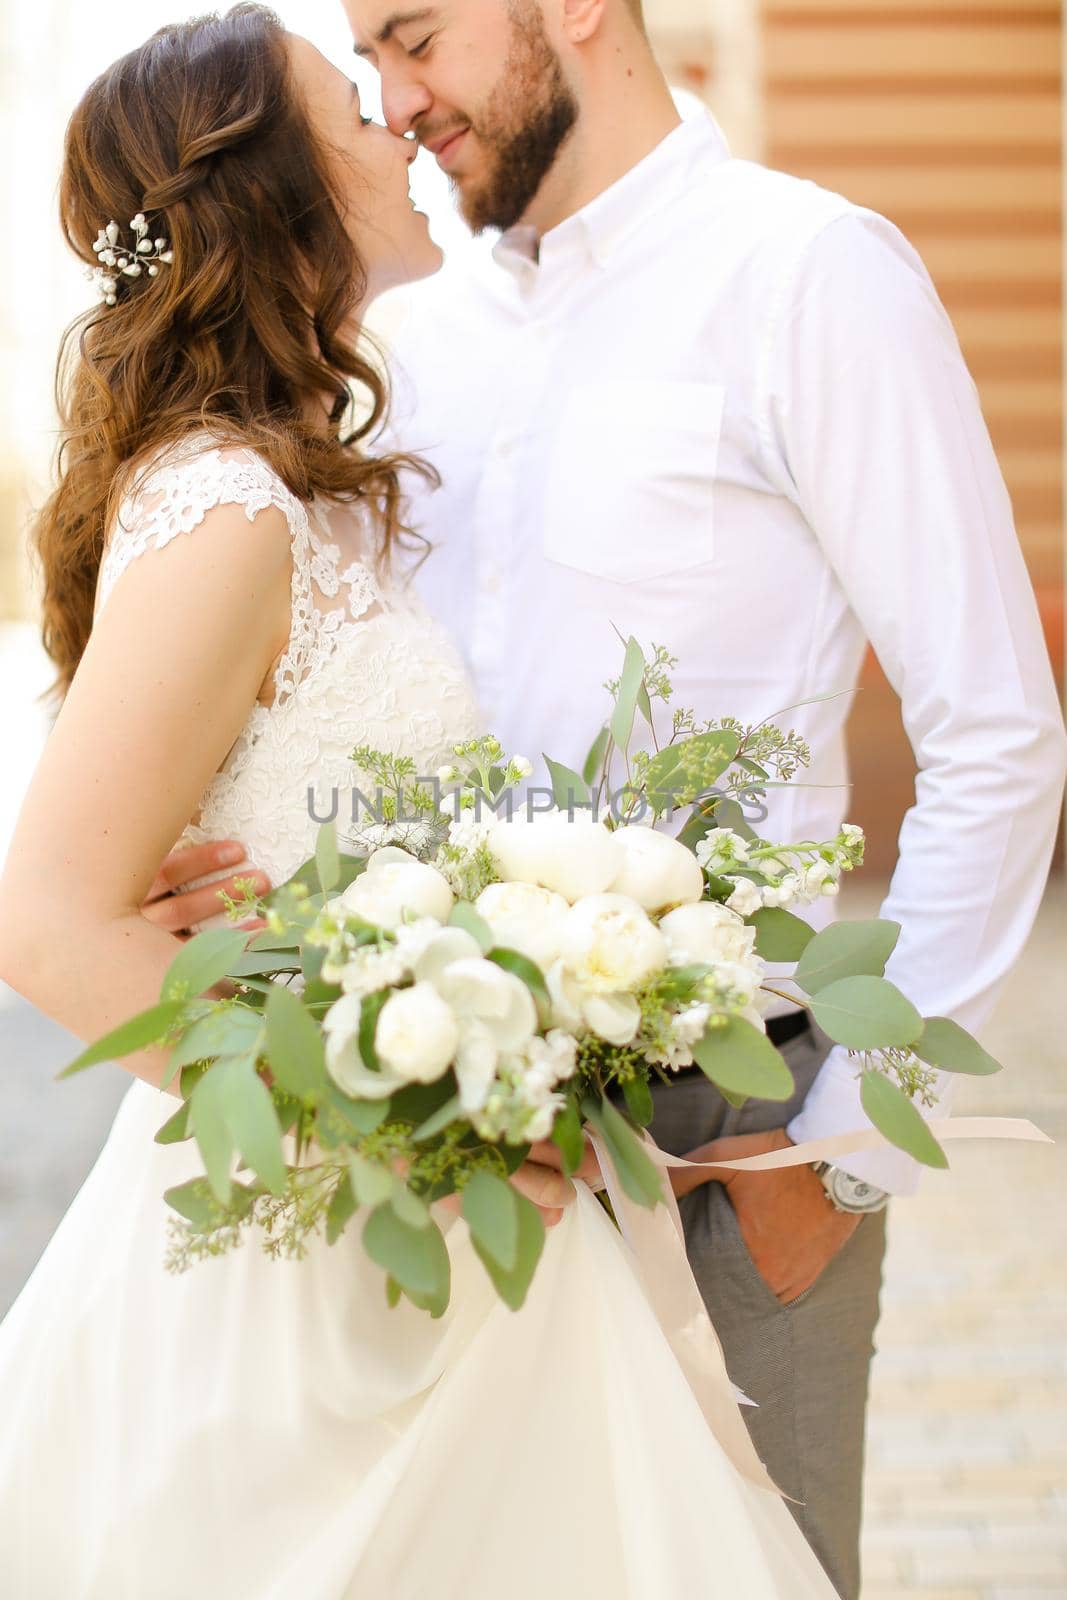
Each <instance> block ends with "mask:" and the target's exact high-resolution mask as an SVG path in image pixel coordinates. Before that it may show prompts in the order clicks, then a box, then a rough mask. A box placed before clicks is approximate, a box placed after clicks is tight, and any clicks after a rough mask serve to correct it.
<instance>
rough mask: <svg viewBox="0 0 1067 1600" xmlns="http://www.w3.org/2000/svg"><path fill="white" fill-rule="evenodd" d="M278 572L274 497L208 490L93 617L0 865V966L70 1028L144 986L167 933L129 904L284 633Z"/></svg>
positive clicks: (285, 589) (147, 883)
mask: <svg viewBox="0 0 1067 1600" xmlns="http://www.w3.org/2000/svg"><path fill="white" fill-rule="evenodd" d="M291 572H292V565H291V553H290V534H289V528H288V525H287V523H286V520H285V517H284V516H283V514H282V513H281V512H280V511H278V510H276V509H274V508H268V509H266V510H264V511H261V512H260V513H259V514H258V515H257V517H256V518H255V522H254V525H252V526H250V524H249V520H248V517H247V515H246V513H245V508H244V507H243V506H240V505H236V506H219V507H216V508H215V509H214V510H212V511H210V512H208V514H207V516H206V517H205V518H204V520H203V522H201V523H200V525H199V526H198V527H197V528H196V529H195V530H194V531H193V532H192V533H189V534H185V535H183V536H181V537H179V538H176V539H174V540H173V541H172V542H171V543H170V544H168V545H167V546H166V547H165V548H164V549H161V550H151V551H148V552H146V553H145V554H143V555H141V556H140V557H138V558H137V559H136V560H134V561H133V562H132V563H131V564H130V566H129V567H128V568H127V570H126V571H125V572H124V573H123V574H122V576H121V577H120V578H119V579H118V581H117V582H116V584H115V587H114V589H113V591H112V593H111V594H110V596H109V597H108V599H107V602H106V604H105V605H104V607H103V610H102V612H101V614H100V616H99V617H98V619H97V622H96V625H95V627H94V629H93V632H92V635H91V637H90V640H89V643H88V646H87V648H86V651H85V655H84V657H83V658H82V661H81V663H80V665H79V667H78V671H77V673H76V675H75V678H74V682H73V684H72V685H71V688H70V692H69V694H68V695H67V698H66V701H65V702H64V705H63V707H62V710H61V711H60V714H59V717H58V719H57V721H56V724H55V727H54V729H53V731H52V734H51V736H50V738H49V740H48V743H47V745H46V747H45V750H44V753H43V755H42V757H41V761H40V764H39V765H38V768H37V771H36V773H35V775H34V778H33V781H32V783H31V785H30V788H29V792H28V794H27V796H26V799H25V802H24V804H23V807H22V811H21V814H20V816H19V820H18V825H17V828H16V831H15V835H14V839H13V841H12V844H11V849H10V851H9V854H8V858H7V862H6V865H5V868H4V872H3V877H2V878H0V978H3V979H4V981H5V982H7V983H9V984H10V985H11V986H12V987H13V988H15V989H17V990H18V991H19V993H21V994H23V995H24V996H25V997H26V998H27V999H28V1000H30V1001H32V1002H33V1004H34V1005H36V1006H39V1007H40V1008H41V1010H42V1011H45V1012H46V1013H47V1014H48V1015H49V1016H51V1017H53V1018H54V1019H55V1020H56V1021H57V1022H59V1023H61V1024H62V1025H63V1026H64V1027H66V1028H68V1029H70V1030H71V1032H73V1033H75V1034H76V1035H77V1036H78V1037H79V1038H82V1039H92V1038H95V1037H97V1036H98V1035H100V1034H102V1033H104V1032H106V1031H108V1030H109V1029H110V1028H112V1027H115V1026H116V1025H117V1024H118V1023H119V1022H121V1021H122V1020H123V1019H124V1018H126V1017H128V1016H130V1015H131V1014H132V1013H133V1012H135V1011H140V1010H143V1009H144V1008H146V1007H148V1006H150V1005H154V1004H155V1003H156V1001H157V1000H158V999H159V990H160V985H161V983H162V980H163V976H164V973H165V972H166V969H167V967H168V965H169V964H170V962H171V961H172V960H173V958H174V956H175V954H176V953H177V951H178V949H179V948H180V946H179V942H178V940H177V939H176V938H174V937H173V935H171V934H170V933H167V932H166V931H165V930H164V929H162V928H160V927H155V926H153V925H152V924H151V923H150V922H148V921H147V920H146V919H145V918H144V917H143V916H142V914H141V910H140V907H141V904H142V902H143V901H144V899H145V896H146V895H147V893H148V891H149V888H150V887H151V885H152V884H153V882H154V880H155V877H156V874H157V872H158V870H159V866H160V863H161V861H162V860H163V858H164V856H165V855H166V853H167V851H168V850H169V849H170V848H171V846H172V845H173V843H174V841H175V839H176V838H177V837H178V835H179V834H180V833H181V830H182V829H183V827H184V826H185V825H186V823H187V822H188V821H189V819H190V817H191V816H192V815H193V814H194V812H195V810H196V808H197V805H198V803H199V801H200V797H201V795H202V794H203V792H204V790H205V788H206V787H207V785H208V783H209V782H210V780H211V778H212V776H213V775H214V773H215V772H216V771H217V770H218V768H219V767H220V766H221V764H222V762H223V761H224V760H225V758H226V755H227V753H228V751H229V750H230V748H231V746H232V745H233V743H234V740H235V739H236V738H237V736H238V734H239V733H240V732H241V729H242V728H243V726H244V724H245V722H246V721H247V719H248V715H249V712H250V711H251V708H252V706H253V705H254V703H255V701H256V698H257V696H258V695H259V693H260V691H261V689H262V687H263V685H264V682H265V680H266V678H267V677H268V675H269V672H270V670H271V666H272V663H273V662H274V661H275V660H276V658H277V655H278V652H279V651H280V650H281V649H283V648H284V646H285V643H286V640H287V638H288V634H289V627H290V581H291ZM164 1062H165V1052H164V1051H162V1050H159V1049H156V1050H151V1051H144V1052H142V1053H141V1054H140V1055H137V1056H130V1057H127V1058H126V1060H125V1061H124V1063H123V1065H125V1066H127V1067H128V1068H129V1069H130V1070H131V1071H132V1072H134V1073H135V1074H136V1075H137V1076H138V1077H142V1078H145V1079H146V1080H147V1081H148V1082H151V1083H158V1082H159V1079H160V1076H161V1074H162V1070H163V1066H164Z"/></svg>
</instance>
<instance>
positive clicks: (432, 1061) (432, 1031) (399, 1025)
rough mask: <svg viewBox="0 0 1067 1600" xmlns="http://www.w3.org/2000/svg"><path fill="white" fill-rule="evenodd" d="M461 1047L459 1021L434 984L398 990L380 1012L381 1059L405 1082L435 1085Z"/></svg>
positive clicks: (376, 1041) (377, 1037) (376, 1044)
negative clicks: (459, 1045) (457, 1049)
mask: <svg viewBox="0 0 1067 1600" xmlns="http://www.w3.org/2000/svg"><path fill="white" fill-rule="evenodd" d="M458 1044H459V1027H458V1025H457V1022H456V1019H455V1017H454V1016H453V1014H452V1011H451V1009H450V1008H449V1006H447V1005H446V1004H445V1002H444V1000H442V998H441V996H440V995H439V994H438V992H437V990H436V989H435V988H434V986H433V984H432V983H425V982H424V983H416V984H413V985H412V987H411V988H410V989H397V990H395V991H394V993H393V994H391V995H390V996H389V998H388V1000H387V1001H386V1002H385V1004H384V1006H383V1007H382V1009H381V1011H380V1012H379V1013H378V1027H377V1031H376V1033H375V1036H374V1047H375V1050H376V1051H377V1054H378V1060H379V1061H380V1062H381V1064H382V1067H383V1068H384V1069H385V1071H387V1072H392V1073H394V1074H395V1075H396V1076H397V1077H399V1078H401V1079H402V1080H403V1081H404V1082H405V1083H434V1082H435V1081H436V1080H437V1079H438V1078H440V1077H441V1076H442V1074H443V1073H444V1072H446V1071H447V1070H448V1067H449V1066H450V1064H451V1062H452V1057H453V1056H454V1055H455V1053H456V1048H457V1046H458Z"/></svg>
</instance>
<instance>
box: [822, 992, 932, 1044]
mask: <svg viewBox="0 0 1067 1600" xmlns="http://www.w3.org/2000/svg"><path fill="white" fill-rule="evenodd" d="M811 1011H812V1015H813V1016H814V1018H815V1021H816V1022H817V1023H818V1024H819V1027H820V1028H822V1029H823V1031H824V1032H825V1033H828V1034H829V1035H830V1037H831V1039H834V1040H836V1041H837V1043H838V1044H843V1045H845V1046H847V1048H848V1049H849V1050H888V1049H894V1048H895V1049H903V1048H904V1047H905V1046H907V1045H912V1044H914V1043H915V1042H916V1040H917V1039H918V1038H919V1035H920V1034H921V1033H922V1030H923V1019H922V1017H920V1015H919V1013H918V1012H917V1011H916V1009H915V1007H914V1006H913V1005H912V1003H911V1001H910V1000H907V999H905V997H904V996H903V995H902V994H901V992H900V990H899V989H898V988H897V987H896V986H895V985H894V984H892V983H890V982H889V980H888V978H867V977H859V978H839V979H838V980H837V982H836V983H830V984H827V986H826V988H825V989H820V990H819V991H818V993H817V994H815V995H813V996H812V1001H811Z"/></svg>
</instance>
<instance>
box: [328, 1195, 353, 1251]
mask: <svg viewBox="0 0 1067 1600" xmlns="http://www.w3.org/2000/svg"><path fill="white" fill-rule="evenodd" d="M355 1213H356V1197H355V1195H354V1194H353V1193H352V1189H351V1186H350V1185H349V1184H347V1183H344V1182H342V1183H339V1184H338V1185H337V1188H336V1189H335V1190H334V1192H333V1194H332V1195H331V1196H330V1203H329V1205H328V1206H327V1207H326V1243H327V1244H336V1243H337V1241H338V1239H339V1238H340V1237H341V1235H342V1233H344V1231H345V1228H346V1227H347V1226H348V1224H349V1222H351V1220H352V1218H353V1217H354V1216H355Z"/></svg>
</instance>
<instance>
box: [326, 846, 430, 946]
mask: <svg viewBox="0 0 1067 1600" xmlns="http://www.w3.org/2000/svg"><path fill="white" fill-rule="evenodd" d="M453 904H454V896H453V894H452V890H451V889H450V888H449V886H448V884H447V882H446V881H445V879H444V878H443V877H442V875H441V874H440V873H439V872H438V870H437V868H436V867H430V866H427V865H426V864H425V862H422V861H416V860H415V858H414V856H410V855H408V853H407V851H406V850H400V849H399V848H397V847H395V846H392V845H387V846H386V847H385V849H384V850H377V851H375V853H374V855H372V856H371V858H370V860H369V861H368V863H367V866H366V869H365V871H364V872H363V873H361V875H360V876H359V877H358V878H356V879H355V881H354V882H353V883H350V884H349V886H348V888H347V889H346V890H345V892H344V894H343V895H342V896H341V905H342V907H343V908H344V910H346V911H351V912H354V913H355V915H356V916H359V917H362V918H363V919H364V921H366V922H373V923H374V924H375V926H376V927H379V928H398V927H399V926H400V924H401V923H402V922H405V921H408V920H410V919H411V918H413V917H432V918H433V919H434V920H435V921H436V922H447V921H448V918H449V915H450V914H451V911H452V906H453Z"/></svg>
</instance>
